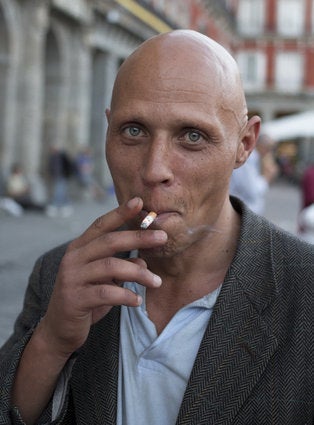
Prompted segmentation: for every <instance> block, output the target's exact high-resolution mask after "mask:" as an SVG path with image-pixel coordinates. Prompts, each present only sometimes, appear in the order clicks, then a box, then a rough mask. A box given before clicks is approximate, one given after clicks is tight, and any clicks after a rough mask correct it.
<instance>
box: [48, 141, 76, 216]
mask: <svg viewBox="0 0 314 425" xmlns="http://www.w3.org/2000/svg"><path fill="white" fill-rule="evenodd" d="M48 173H49V177H50V182H51V190H52V196H51V203H50V205H49V206H48V208H47V215H48V216H50V217H55V216H57V215H59V214H60V215H61V216H62V217H68V216H70V215H71V214H72V207H71V205H70V197H69V179H70V177H71V176H72V175H73V173H74V166H73V162H72V161H71V159H70V157H69V155H68V153H67V152H66V151H65V150H63V149H61V148H59V147H58V146H55V145H54V146H52V147H51V149H50V155H49V158H48Z"/></svg>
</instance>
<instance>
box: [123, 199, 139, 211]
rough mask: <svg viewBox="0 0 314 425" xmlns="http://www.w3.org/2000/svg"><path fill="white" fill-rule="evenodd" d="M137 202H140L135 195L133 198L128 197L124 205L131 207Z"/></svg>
mask: <svg viewBox="0 0 314 425" xmlns="http://www.w3.org/2000/svg"><path fill="white" fill-rule="evenodd" d="M139 202H140V198H139V197H138V196H136V197H135V198H132V199H130V200H129V201H128V202H127V204H126V205H127V207H128V208H130V209H133V208H135V207H136V206H137V205H138V203H139Z"/></svg>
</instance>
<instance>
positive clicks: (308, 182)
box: [298, 162, 314, 243]
mask: <svg viewBox="0 0 314 425" xmlns="http://www.w3.org/2000/svg"><path fill="white" fill-rule="evenodd" d="M301 197H302V200H301V211H300V214H299V217H298V226H299V234H300V236H301V237H302V238H303V239H305V240H307V241H308V242H311V243H314V162H313V163H310V164H309V165H308V167H307V168H306V169H305V171H304V173H303V176H302V178H301Z"/></svg>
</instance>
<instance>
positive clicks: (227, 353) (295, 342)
mask: <svg viewBox="0 0 314 425" xmlns="http://www.w3.org/2000/svg"><path fill="white" fill-rule="evenodd" d="M106 115H107V121H108V131H107V141H106V155H107V161H108V164H109V168H110V171H111V174H112V178H113V181H114V186H115V190H116V194H117V200H118V204H119V206H118V207H117V208H116V209H115V210H113V211H110V212H108V213H107V214H105V215H104V216H102V217H100V218H98V219H97V220H96V221H95V222H94V223H93V224H92V225H91V226H90V227H89V228H88V229H87V230H86V231H85V232H84V233H83V234H82V235H81V236H79V237H78V238H77V239H75V240H73V241H72V242H71V243H69V244H67V245H64V246H62V247H58V248H56V249H55V250H53V251H51V252H49V253H47V254H45V255H44V256H42V257H41V258H40V259H39V260H38V262H37V263H36V265H35V267H34V270H33V273H32V275H31V277H30V282H29V287H28V289H27V294H26V302H25V305H24V309H23V311H22V313H21V315H20V316H19V318H18V319H17V322H16V327H15V332H14V334H13V335H12V337H11V338H10V340H9V341H8V342H7V343H6V345H5V346H4V347H3V349H2V352H1V356H2V359H3V360H2V363H1V369H0V370H1V380H0V391H1V402H0V403H1V404H0V407H1V409H0V411H1V414H0V415H2V416H0V417H3V418H4V422H1V421H0V422H1V423H13V424H22V423H23V420H24V423H26V424H48V423H51V422H52V421H54V422H53V423H56V424H74V423H75V424H93V425H94V424H99V425H100V424H106V425H107V424H112V425H113V424H114V425H126V424H127V425H144V424H145V425H148V424H149V425H175V424H182V425H183V424H195V425H200V424H215V425H217V424H223V425H225V424H238V425H240V424H241V425H244V424H245V425H246V424H250V425H251V424H264V425H265V424H267V425H268V424H275V425H289V424H290V425H298V424H300V425H301V424H302V425H304V424H310V423H311V424H312V423H313V418H314V408H313V393H314V392H313V382H314V377H313V357H314V356H313V334H312V328H311V326H310V323H311V320H312V323H313V305H312V300H313V271H314V269H313V267H314V261H313V260H314V258H313V247H312V246H310V245H306V244H305V243H303V242H301V241H299V240H298V239H296V238H294V237H293V236H292V235H289V234H285V233H283V232H282V231H281V230H279V229H277V228H276V227H274V226H273V225H271V224H270V223H269V222H267V221H266V220H264V219H263V218H261V217H259V216H257V215H255V214H254V213H253V212H251V211H250V210H249V209H247V208H246V207H245V205H243V204H242V203H241V202H240V201H239V200H237V199H235V198H231V199H230V197H229V181H230V176H231V174H232V171H233V169H235V168H237V167H240V166H241V165H242V164H243V163H244V162H245V161H246V159H247V158H248V156H249V155H250V152H251V151H252V150H253V148H254V146H255V142H256V140H257V137H258V133H259V127H260V118H259V117H257V116H254V117H252V118H251V119H248V117H247V107H246V102H245V97H244V93H243V89H242V86H241V81H240V77H239V72H238V68H237V66H236V63H235V61H234V60H233V58H232V57H231V56H230V55H229V53H228V52H227V51H226V50H224V49H223V48H222V47H221V46H220V45H218V44H217V43H215V42H214V41H213V40H211V39H209V38H207V37H206V36H204V35H201V34H198V33H196V32H194V31H188V30H185V31H182V30H178V31H174V32H170V33H166V34H162V35H159V36H156V37H154V38H152V39H150V40H148V41H146V42H145V43H143V44H142V45H141V46H140V47H139V48H138V49H137V50H136V51H135V52H134V53H133V54H132V55H131V56H130V57H129V58H128V59H127V60H126V61H125V62H124V64H123V65H122V66H121V68H120V70H119V72H118V75H117V78H116V82H115V85H114V89H113V94H112V102H111V105H110V109H108V110H107V111H106ZM150 211H154V212H155V213H156V215H157V216H156V218H155V220H154V221H153V223H152V224H151V225H150V226H149V227H148V228H147V229H142V228H141V223H142V221H143V219H144V218H145V217H146V216H147V214H148V213H149V212H150ZM22 418H23V420H22Z"/></svg>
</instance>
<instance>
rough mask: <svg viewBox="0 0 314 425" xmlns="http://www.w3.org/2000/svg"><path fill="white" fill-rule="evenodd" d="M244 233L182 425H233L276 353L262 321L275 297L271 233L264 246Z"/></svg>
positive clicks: (191, 382) (190, 387) (206, 340)
mask: <svg viewBox="0 0 314 425" xmlns="http://www.w3.org/2000/svg"><path fill="white" fill-rule="evenodd" d="M255 226H256V221H255ZM244 227H245V230H244V232H243V233H242V235H241V238H240V243H239V250H238V253H239V254H237V257H236V258H235V260H234V262H233V264H232V265H231V267H230V269H229V271H228V274H227V276H226V278H225V281H224V283H223V286H222V289H221V292H220V295H219V297H218V300H217V303H216V306H215V308H214V311H213V314H212V317H211V319H210V322H209V325H208V327H207V330H206V332H205V335H204V337H203V340H202V343H201V345H200V349H199V352H198V355H197V357H196V360H195V363H194V367H193V370H192V373H191V376H190V380H189V383H188V386H187V389H186V392H185V395H184V399H183V402H182V405H181V409H180V412H179V415H178V419H177V425H184V424H189V425H192V424H195V425H201V424H204V425H205V424H209V423H213V424H223V425H228V424H231V423H232V422H233V420H234V418H235V416H236V415H237V413H238V412H239V410H240V408H241V406H242V405H243V403H244V402H245V400H246V399H247V398H248V397H249V396H250V394H251V392H252V390H253V388H254V386H255V385H256V384H257V382H258V380H259V378H260V377H261V375H262V373H263V371H264V370H265V368H266V366H267V364H268V362H269V360H270V358H271V357H272V355H273V354H274V352H275V350H276V349H277V346H278V342H277V339H276V337H275V336H274V335H273V334H272V329H271V328H270V326H269V325H268V324H267V321H266V320H265V319H264V318H263V312H264V311H265V309H266V308H267V307H268V306H269V305H270V303H272V302H273V300H274V298H275V297H276V284H275V279H274V273H273V265H272V262H271V243H270V241H271V232H270V230H269V231H268V230H266V231H265V228H264V230H263V237H264V238H265V244H261V243H260V242H261V239H260V237H262V235H256V233H255V231H253V233H255V237H252V236H253V235H252V232H251V231H247V227H248V228H249V229H250V228H251V227H250V226H249V225H245V226H244ZM256 248H258V249H256ZM248 264H249V265H250V266H249V267H248V266H247V265H248ZM244 265H245V267H244ZM243 270H245V272H246V273H245V274H244V273H243Z"/></svg>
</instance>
